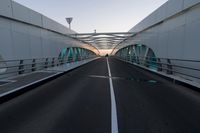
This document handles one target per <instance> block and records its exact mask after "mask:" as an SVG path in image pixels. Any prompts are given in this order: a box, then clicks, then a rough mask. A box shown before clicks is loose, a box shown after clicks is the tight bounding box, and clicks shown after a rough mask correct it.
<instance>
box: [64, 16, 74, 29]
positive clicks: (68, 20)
mask: <svg viewBox="0 0 200 133" xmlns="http://www.w3.org/2000/svg"><path fill="white" fill-rule="evenodd" d="M72 20H73V18H72V17H70V18H66V21H67V23H68V24H69V29H70V30H71V23H72Z"/></svg>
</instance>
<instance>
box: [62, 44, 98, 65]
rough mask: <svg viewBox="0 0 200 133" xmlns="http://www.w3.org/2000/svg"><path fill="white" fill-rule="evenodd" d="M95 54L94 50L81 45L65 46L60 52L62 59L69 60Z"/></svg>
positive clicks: (77, 59) (89, 56) (82, 58)
mask: <svg viewBox="0 0 200 133" xmlns="http://www.w3.org/2000/svg"><path fill="white" fill-rule="evenodd" d="M95 56H96V54H95V53H94V52H93V51H91V50H88V49H85V48H81V47H69V48H63V49H62V50H61V51H60V54H59V58H60V59H62V60H67V61H69V62H72V61H79V60H84V59H87V58H92V57H95Z"/></svg>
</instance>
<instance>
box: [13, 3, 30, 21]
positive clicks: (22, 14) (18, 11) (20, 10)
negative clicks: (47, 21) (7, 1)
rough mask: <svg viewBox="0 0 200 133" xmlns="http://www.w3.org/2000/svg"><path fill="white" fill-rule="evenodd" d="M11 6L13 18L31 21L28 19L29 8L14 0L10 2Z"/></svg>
mask: <svg viewBox="0 0 200 133" xmlns="http://www.w3.org/2000/svg"><path fill="white" fill-rule="evenodd" d="M12 7H13V17H14V18H15V19H18V20H21V21H24V22H27V23H29V22H31V21H30V11H31V10H30V9H29V8H27V7H25V6H22V5H20V4H18V3H16V2H13V3H12Z"/></svg>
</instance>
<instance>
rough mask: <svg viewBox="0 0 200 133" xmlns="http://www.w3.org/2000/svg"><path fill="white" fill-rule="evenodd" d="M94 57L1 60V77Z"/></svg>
mask: <svg viewBox="0 0 200 133" xmlns="http://www.w3.org/2000/svg"><path fill="white" fill-rule="evenodd" d="M93 57H94V56H89V57H86V56H84V57H82V56H76V57H68V58H59V57H51V58H35V59H21V60H7V61H0V79H5V78H9V77H11V76H16V75H21V74H25V73H30V72H34V71H39V70H44V69H47V68H50V67H55V66H61V65H63V64H67V63H73V62H78V61H82V60H85V59H89V58H93Z"/></svg>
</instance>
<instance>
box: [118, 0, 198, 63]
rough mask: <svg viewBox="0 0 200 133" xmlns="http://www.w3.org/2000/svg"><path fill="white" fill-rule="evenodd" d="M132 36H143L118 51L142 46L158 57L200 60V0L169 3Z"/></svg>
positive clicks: (135, 30) (136, 37) (140, 24)
mask: <svg viewBox="0 0 200 133" xmlns="http://www.w3.org/2000/svg"><path fill="white" fill-rule="evenodd" d="M185 9H188V10H185ZM162 21H163V23H161V24H157V23H158V22H162ZM154 24H157V25H154ZM150 26H153V27H151V28H149V27H150ZM130 32H140V33H139V34H138V35H137V36H135V37H133V38H131V39H129V40H128V41H126V42H125V43H124V44H125V45H124V44H122V45H120V46H119V47H118V49H120V48H122V47H125V46H127V45H132V44H135V43H139V44H144V45H147V46H148V47H150V48H152V49H153V51H154V52H155V54H156V56H157V57H164V58H178V59H194V60H199V59H200V54H199V49H200V45H199V43H200V37H199V35H200V0H169V1H168V2H166V3H165V4H164V5H162V6H161V7H160V8H158V9H157V10H156V11H155V12H153V13H152V14H151V15H150V16H148V17H147V18H145V19H144V20H143V21H141V22H140V23H139V24H137V25H136V26H135V27H133V28H132V29H131V30H130Z"/></svg>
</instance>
